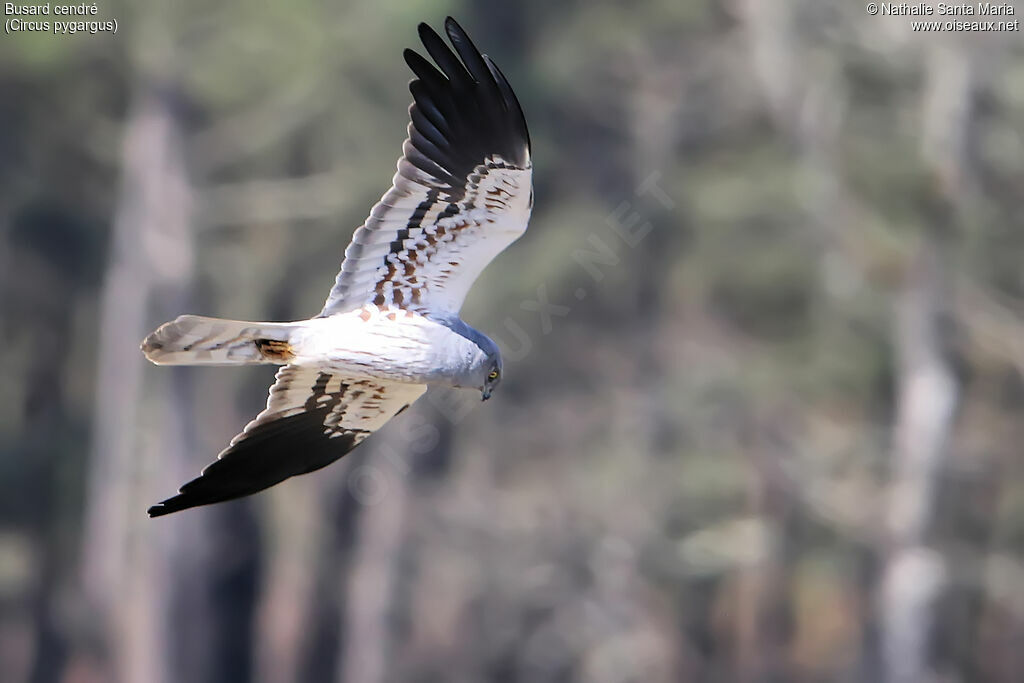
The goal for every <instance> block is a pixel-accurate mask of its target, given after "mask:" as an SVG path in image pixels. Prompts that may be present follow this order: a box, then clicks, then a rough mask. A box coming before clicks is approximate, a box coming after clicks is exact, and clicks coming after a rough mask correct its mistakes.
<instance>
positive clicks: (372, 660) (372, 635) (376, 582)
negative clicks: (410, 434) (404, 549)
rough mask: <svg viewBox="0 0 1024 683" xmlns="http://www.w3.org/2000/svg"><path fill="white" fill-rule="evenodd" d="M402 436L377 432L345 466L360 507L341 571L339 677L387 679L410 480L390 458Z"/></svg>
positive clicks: (351, 681) (354, 682)
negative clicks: (347, 566)
mask: <svg viewBox="0 0 1024 683" xmlns="http://www.w3.org/2000/svg"><path fill="white" fill-rule="evenodd" d="M405 441H406V440H405V439H404V438H402V435H400V434H398V433H396V431H395V430H394V429H392V430H390V431H389V432H388V433H386V434H383V435H381V437H378V440H377V443H376V444H374V446H375V447H374V449H373V451H372V452H371V453H370V454H368V457H367V458H366V460H365V461H363V463H360V464H359V465H358V466H356V467H353V468H350V469H349V470H348V472H346V475H347V476H346V478H345V481H346V485H347V487H348V490H349V492H351V494H352V496H353V497H354V498H355V500H356V501H357V502H359V503H361V504H362V505H363V509H362V512H361V514H360V515H359V518H358V530H357V531H356V543H355V545H354V546H353V553H354V554H353V557H352V559H351V563H352V564H351V571H350V573H349V575H348V576H347V577H346V580H347V588H346V600H345V601H344V615H343V619H344V626H343V637H344V646H343V647H342V648H341V657H340V659H339V662H338V669H337V679H336V680H337V681H339V683H341V682H343V683H380V682H381V681H385V680H387V675H388V672H389V658H390V656H391V650H392V644H393V643H392V633H391V629H390V622H391V621H392V619H391V616H392V613H393V604H392V603H393V597H394V594H395V586H396V583H397V571H398V566H397V565H398V560H399V556H400V553H399V551H400V549H401V541H402V536H403V532H402V529H403V520H404V518H405V515H406V508H407V501H408V497H409V486H410V482H409V479H410V476H409V471H408V466H407V465H406V466H405V467H404V469H402V470H401V471H399V470H397V469H396V467H395V463H396V462H397V461H396V460H395V458H397V457H399V456H398V455H396V454H398V453H406V452H408V449H407V448H406V446H407V445H408V444H406V443H405ZM375 456H376V457H375Z"/></svg>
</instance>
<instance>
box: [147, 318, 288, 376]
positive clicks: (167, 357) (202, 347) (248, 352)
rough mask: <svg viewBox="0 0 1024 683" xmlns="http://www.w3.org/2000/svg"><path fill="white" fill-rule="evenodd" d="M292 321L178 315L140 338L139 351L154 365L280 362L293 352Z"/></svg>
mask: <svg viewBox="0 0 1024 683" xmlns="http://www.w3.org/2000/svg"><path fill="white" fill-rule="evenodd" d="M295 329H296V328H295V325H294V324H292V323H255V322H246V321H244V320H225V319H222V318H206V317H203V316H199V315H182V316H179V317H177V318H175V319H174V320H172V321H170V322H166V323H164V324H163V325H161V326H160V327H158V328H157V329H156V331H155V332H153V333H152V334H150V335H149V336H148V337H146V338H145V339H144V340H143V342H142V352H143V353H144V354H146V358H148V359H149V360H150V361H152V362H153V363H156V364H157V365H248V364H254V363H274V364H278V365H281V364H284V363H287V362H289V361H290V360H291V359H292V357H293V356H294V353H293V351H292V348H291V344H290V343H289V340H290V339H291V335H292V333H293V332H294V331H295Z"/></svg>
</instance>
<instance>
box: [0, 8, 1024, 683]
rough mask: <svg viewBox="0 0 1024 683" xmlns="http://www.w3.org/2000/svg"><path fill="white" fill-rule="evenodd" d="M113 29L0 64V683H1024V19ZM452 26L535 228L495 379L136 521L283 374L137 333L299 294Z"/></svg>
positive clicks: (537, 12) (313, 302) (345, 231)
mask: <svg viewBox="0 0 1024 683" xmlns="http://www.w3.org/2000/svg"><path fill="white" fill-rule="evenodd" d="M98 7H99V14H98V16H97V17H86V18H87V19H98V20H105V19H113V18H116V19H117V20H118V22H119V31H118V33H117V35H111V34H109V33H98V34H95V35H90V34H88V33H84V34H78V35H75V36H53V35H47V34H19V35H3V36H0V226H2V232H0V283H2V287H3V289H2V300H0V306H2V308H0V311H2V317H0V325H2V328H0V339H2V345H3V350H4V354H3V355H4V365H3V368H2V370H0V404H2V406H3V410H2V412H0V680H3V681H4V682H5V683H20V682H23V681H24V682H31V683H49V682H58V681H59V682H64V683H94V682H101V681H102V682H106V681H115V682H122V683H125V682H127V683H134V682H141V681H145V682H147V683H175V682H178V681H190V682H210V683H213V682H222V681H228V682H234V681H238V682H248V681H252V682H254V683H286V682H290V681H303V682H316V681H345V682H349V683H376V682H384V681H389V682H390V681H394V682H398V681H422V682H427V681H464V682H472V681H506V682H512V681H528V682H537V683H543V682H547V681H588V682H597V683H624V682H627V681H636V682H647V681H683V680H693V681H697V680H700V681H889V682H893V683H907V682H912V681H913V682H917V681H941V682H948V683H955V682H960V681H1020V680H1024V647H1022V644H1024V452H1022V444H1024V420H1022V419H1021V418H1022V410H1024V210H1022V201H1024V44H1022V42H1021V39H1020V33H988V34H973V35H972V34H957V33H943V34H932V33H928V34H924V33H914V32H912V31H911V30H910V19H909V18H904V17H882V16H869V15H868V14H867V13H866V12H865V9H864V4H862V3H858V2H854V3H850V2H843V1H840V0H791V1H787V0H691V1H683V0H644V1H640V2H622V1H617V0H595V1H592V2H586V3H584V2H581V1H576V2H566V3H550V2H542V1H541V0H529V1H526V2H516V3H512V2H504V3H497V2H481V1H476V2H471V1H469V0H466V1H457V0H451V1H447V2H425V1H423V0H403V1H400V2H399V1H394V2H379V1H373V2H370V1H359V2H347V3H340V2H339V3H324V2H312V1H310V0H297V1H296V2H294V3H290V4H285V3H280V4H276V3H243V2H238V1H229V2H224V3H205V2H195V1H193V0H189V1H186V2H181V3H152V2H144V3H127V2H123V1H121V0H118V1H114V0H109V1H102V2H100V3H99V5H98ZM1017 9H1018V13H1020V12H1024V7H1019V8H1017ZM446 14H453V15H454V16H456V17H457V18H458V19H459V20H460V22H461V23H462V24H463V25H464V26H465V27H466V28H467V30H468V31H469V33H470V34H471V35H472V36H473V38H474V40H475V41H476V42H477V43H478V44H479V45H480V47H481V49H482V50H483V51H485V52H487V53H489V54H491V56H492V57H494V58H495V59H496V61H497V62H498V63H499V64H500V65H501V67H502V69H503V70H504V71H505V72H506V74H507V75H508V77H509V79H510V80H511V82H512V84H513V86H514V87H515V89H516V91H517V93H518V95H519V98H520V100H521V101H522V103H523V106H524V109H525V110H526V113H527V118H528V120H529V123H530V127H531V132H532V136H533V155H534V162H535V182H536V206H535V210H534V215H533V221H532V223H531V226H530V231H529V232H528V233H527V235H526V237H525V238H524V239H522V240H520V241H519V242H518V243H516V244H515V245H513V246H512V247H511V248H510V249H509V250H508V251H507V252H506V253H505V254H503V255H502V256H501V257H500V258H499V259H497V261H496V262H495V263H494V265H493V266H491V267H490V268H489V269H488V270H487V271H486V272H485V274H484V276H483V277H482V278H481V280H480V281H479V283H478V285H477V287H476V288H475V290H474V292H473V293H472V294H471V296H470V299H469V301H468V302H467V306H466V308H465V310H464V316H465V317H466V319H467V320H468V321H470V322H471V323H472V324H474V325H475V326H477V327H479V328H480V329H482V330H484V331H485V332H487V333H489V334H491V335H492V336H493V337H494V338H495V339H496V340H498V341H499V342H500V343H501V345H502V347H503V349H504V351H505V357H506V364H505V375H506V378H505V381H504V383H503V385H502V387H501V388H500V390H499V391H498V392H497V393H496V395H495V398H494V399H493V400H492V401H490V402H488V403H487V404H485V405H481V404H480V402H479V398H478V397H476V396H474V395H472V393H473V392H466V393H465V395H463V394H459V393H456V392H433V391H432V392H431V393H429V394H428V395H427V396H426V397H425V398H424V399H423V400H421V401H420V402H419V403H418V404H417V405H416V406H415V407H414V409H413V410H410V411H408V412H407V413H406V414H404V415H403V416H402V417H401V418H399V419H397V420H396V421H394V422H393V423H391V424H390V425H389V426H388V427H387V429H385V430H383V432H381V433H380V434H378V435H377V436H375V437H374V438H373V439H372V440H371V441H369V442H368V443H367V444H366V445H365V446H363V447H361V448H360V449H359V450H357V451H356V452H354V453H353V454H352V455H350V456H348V457H346V458H345V459H344V460H343V461H341V462H340V463H338V464H336V465H334V466H332V467H330V468H327V469H325V470H323V471H321V472H318V473H317V474H316V475H315V476H309V477H300V478H298V479H293V480H290V481H288V482H286V483H285V484H283V485H281V486H278V487H276V488H275V489H273V490H271V491H269V492H267V493H264V494H262V495H258V496H256V497H253V498H250V499H246V500H243V501H239V502H234V503H230V504H224V505H218V506H214V507H208V508H202V509H197V510H193V511H189V512H185V513H182V514H177V515H174V516H172V517H168V518H164V519H159V520H150V519H148V518H147V517H146V514H145V511H146V507H147V506H148V505H149V504H151V503H154V502H156V501H157V500H160V499H162V498H165V497H167V496H169V495H171V494H172V493H174V491H175V490H176V488H177V487H178V486H179V485H180V484H181V483H182V482H184V481H186V480H188V479H190V478H191V477H193V476H195V475H196V474H197V473H198V471H199V470H200V468H201V467H203V466H204V465H206V464H207V463H208V462H210V461H211V459H212V458H213V456H214V455H215V454H216V453H217V452H218V451H219V450H220V449H221V448H222V447H223V446H224V444H226V442H227V440H228V439H229V438H230V437H231V436H232V435H233V434H235V433H236V432H237V431H238V430H239V429H240V427H241V426H242V425H243V424H244V423H245V422H246V421H247V420H248V419H249V418H251V417H252V416H253V415H254V414H255V413H256V412H257V411H258V410H259V409H260V408H261V407H262V406H263V404H264V402H265V400H266V388H267V387H268V386H269V384H270V381H271V377H272V375H273V368H267V367H264V368H246V369H223V368H215V369H204V370H193V369H188V368H177V369H169V368H156V367H153V366H150V365H148V364H146V363H145V362H144V360H143V357H142V354H141V353H140V352H139V351H138V344H139V341H140V340H141V339H142V337H143V336H144V335H145V334H146V333H147V332H148V331H149V330H151V329H152V328H153V327H155V326H156V325H157V324H159V323H160V322H162V321H164V320H166V319H169V318H172V317H174V316H176V315H177V314H179V313H183V312H192V313H199V314H205V315H217V316H226V317H233V318H243V319H257V320H260V319H271V320H284V319H297V318H304V317H308V316H310V315H312V314H315V313H316V312H317V311H318V310H319V309H320V306H321V304H322V301H323V299H324V297H325V296H326V294H327V291H328V289H329V288H330V285H331V283H332V282H333V278H334V275H335V273H336V271H337V268H338V264H339V263H340V260H341V257H342V251H343V249H344V247H345V245H346V243H347V241H348V239H349V236H350V234H351V231H352V230H353V229H354V228H355V227H357V226H358V225H360V223H361V222H362V221H363V219H364V217H365V215H366V213H367V212H368V210H369V208H370V206H371V205H372V204H373V202H374V201H376V199H377V198H378V197H379V196H380V195H381V194H382V193H383V192H384V191H385V190H386V189H387V186H388V183H389V180H390V178H391V176H392V174H393V173H394V166H395V160H396V159H397V156H398V154H399V151H400V146H401V142H402V140H403V139H404V135H405V134H404V131H405V126H406V123H407V114H406V109H407V106H408V104H409V102H410V96H409V94H408V91H407V89H406V87H405V84H406V83H407V82H408V80H409V78H410V74H409V72H408V70H407V68H406V66H405V64H404V63H403V61H402V58H401V50H402V48H404V47H407V46H411V47H417V43H418V41H417V38H416V24H417V23H418V22H420V21H427V22H429V23H431V24H432V25H433V26H435V27H439V26H440V25H441V21H442V20H443V17H444V16H445V15H446ZM1014 18H1017V17H1010V19H1014ZM51 19H52V17H51Z"/></svg>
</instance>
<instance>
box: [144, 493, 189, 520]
mask: <svg viewBox="0 0 1024 683" xmlns="http://www.w3.org/2000/svg"><path fill="white" fill-rule="evenodd" d="M180 498H181V496H173V497H171V498H168V499H167V500H163V501H160V502H159V503H157V504H156V505H151V506H149V509H148V510H146V514H147V515H149V516H150V518H154V517H163V516H164V515H169V514H171V513H172V512H180V511H181V510H187V509H188V508H190V507H194V506H195V505H198V503H193V504H191V505H190V504H187V503H183V502H182V501H180V500H179V499H180Z"/></svg>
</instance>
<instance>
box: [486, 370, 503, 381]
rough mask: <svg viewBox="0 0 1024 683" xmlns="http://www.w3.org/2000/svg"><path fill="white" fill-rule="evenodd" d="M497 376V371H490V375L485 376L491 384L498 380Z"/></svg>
mask: <svg viewBox="0 0 1024 683" xmlns="http://www.w3.org/2000/svg"><path fill="white" fill-rule="evenodd" d="M499 374H500V373H499V372H498V371H497V370H491V374H489V375H487V379H489V380H491V381H492V382H493V381H494V380H496V379H498V376H499Z"/></svg>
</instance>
